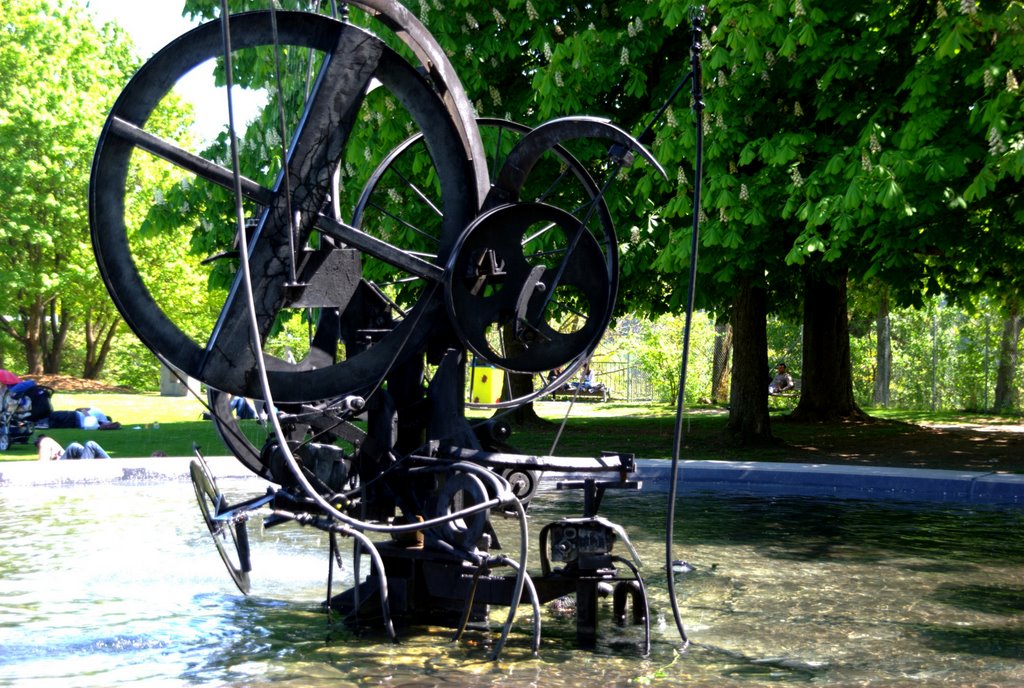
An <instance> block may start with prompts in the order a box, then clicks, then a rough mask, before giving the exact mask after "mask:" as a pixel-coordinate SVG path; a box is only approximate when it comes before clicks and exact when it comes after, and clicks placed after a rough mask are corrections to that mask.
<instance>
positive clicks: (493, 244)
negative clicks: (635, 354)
mask: <svg viewBox="0 0 1024 688" xmlns="http://www.w3.org/2000/svg"><path fill="white" fill-rule="evenodd" d="M602 259H603V254H602V251H601V246H600V245H599V244H598V243H597V241H596V240H595V239H594V237H593V235H592V234H590V233H589V232H587V231H586V229H585V228H584V227H583V225H582V224H581V222H580V220H579V219H578V218H576V217H575V216H573V215H572V214H570V213H568V212H566V211H564V210H561V209H559V208H556V207H555V206H551V205H546V204H543V203H515V204H512V205H504V206H499V207H498V208H495V209H494V210H491V211H489V212H487V213H484V214H483V215H482V216H481V217H480V218H479V219H478V220H477V221H476V222H474V223H473V224H472V225H471V226H470V227H469V228H468V229H467V230H466V232H465V234H464V235H463V237H462V239H461V240H460V242H459V244H458V246H457V247H456V250H455V252H454V254H453V256H452V260H451V262H450V263H449V266H448V275H449V278H448V279H447V280H446V293H445V296H446V300H447V304H448V309H449V313H450V315H451V318H452V321H453V323H454V324H455V326H456V329H457V331H458V333H459V337H460V339H461V340H462V341H463V343H464V344H466V346H468V347H469V348H470V349H471V350H472V351H473V352H474V353H475V354H476V355H478V356H480V357H481V358H483V359H485V360H487V361H489V362H491V363H494V364H496V365H499V366H501V367H502V368H505V369H506V370H512V371H517V372H529V373H542V372H545V371H548V370H552V369H554V368H560V367H562V366H564V365H566V364H567V363H570V362H571V361H573V360H574V359H576V358H578V357H579V356H580V355H581V354H583V353H585V352H587V351H590V350H592V349H593V348H594V347H595V346H596V344H597V342H598V341H599V340H600V337H601V336H602V335H603V334H604V328H605V325H606V324H607V322H608V320H609V318H610V317H611V313H610V312H609V309H610V308H611V305H612V303H613V301H614V299H613V298H612V289H613V285H612V283H611V282H610V280H609V279H608V276H607V274H606V273H605V271H604V269H603V267H604V265H603V260H602ZM510 339H511V340H512V341H514V342H516V343H517V344H518V346H516V347H514V348H513V347H506V346H504V345H503V344H507V342H508V341H509V340H510Z"/></svg>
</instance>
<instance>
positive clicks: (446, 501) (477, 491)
mask: <svg viewBox="0 0 1024 688" xmlns="http://www.w3.org/2000/svg"><path fill="white" fill-rule="evenodd" d="M486 501H487V489H486V488H485V487H484V484H483V481H481V480H480V479H479V478H477V477H476V476H475V475H471V474H469V473H454V474H451V475H447V476H445V478H444V484H443V485H442V486H441V488H440V489H439V490H438V492H437V495H436V496H435V501H434V516H433V518H441V517H444V516H447V515H448V514H451V513H454V512H456V511H461V510H463V509H468V508H472V507H474V506H477V505H478V504H482V503H484V502H486ZM486 525H487V512H486V511H478V512H476V513H475V514H471V515H469V516H465V517H462V518H457V519H453V520H451V521H448V522H447V523H445V524H443V525H441V526H438V527H437V528H436V529H435V530H436V532H437V533H438V536H439V537H440V538H441V539H442V540H444V541H445V542H447V543H448V544H450V545H452V546H453V547H457V548H459V549H461V550H464V551H469V550H472V549H474V548H475V547H476V545H477V543H478V542H480V538H481V537H482V536H483V534H484V528H485V527H486Z"/></svg>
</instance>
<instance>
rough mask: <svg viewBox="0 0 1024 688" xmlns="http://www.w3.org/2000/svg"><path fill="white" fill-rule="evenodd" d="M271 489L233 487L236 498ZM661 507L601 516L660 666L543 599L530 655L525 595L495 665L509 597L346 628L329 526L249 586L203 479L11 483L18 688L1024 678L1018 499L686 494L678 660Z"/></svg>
mask: <svg viewBox="0 0 1024 688" xmlns="http://www.w3.org/2000/svg"><path fill="white" fill-rule="evenodd" d="M264 485H265V484H264V483H262V482H260V481H258V480H256V479H251V480H231V481H222V484H221V487H222V488H223V489H224V491H225V492H226V493H227V494H228V496H229V498H232V499H240V498H242V497H245V496H254V495H257V494H261V493H262V492H263V491H264V490H265V488H264ZM664 499H665V497H664V495H650V496H642V497H641V496H638V495H636V494H633V495H619V494H609V495H608V496H607V497H606V498H605V502H604V504H603V506H602V510H601V513H602V515H604V516H605V517H607V518H609V519H611V520H613V521H616V522H619V523H622V524H623V525H624V526H625V527H626V529H627V531H628V532H629V533H630V536H631V538H632V540H633V543H634V545H636V547H637V549H638V550H639V551H640V554H641V557H642V558H643V560H644V569H643V572H644V574H645V577H646V578H645V582H646V585H647V589H648V594H649V595H650V598H651V615H652V640H653V648H652V652H651V655H650V656H649V657H647V658H643V657H640V656H639V653H638V645H639V643H640V640H641V639H642V632H641V631H640V629H639V628H638V627H627V628H624V629H619V628H616V627H615V626H614V625H613V624H612V623H611V621H610V619H609V616H610V609H605V608H602V616H601V621H600V624H601V625H600V633H601V640H600V642H599V644H598V647H597V649H596V650H594V651H581V650H576V649H575V644H574V637H575V623H574V621H573V619H572V618H571V615H567V614H564V613H556V612H555V611H553V610H551V609H546V610H545V618H544V635H543V643H542V647H541V653H540V656H539V657H533V656H531V654H530V652H529V646H530V638H529V632H530V612H529V607H528V606H523V607H522V608H521V611H520V615H519V617H518V620H517V623H516V626H515V630H514V632H513V635H512V637H511V639H510V641H509V644H508V646H507V647H506V649H505V652H504V653H503V654H502V657H501V660H500V661H499V662H490V661H487V655H488V651H489V649H490V647H491V643H492V642H493V641H494V640H495V639H496V637H497V632H498V631H499V630H500V623H501V621H502V620H503V619H504V611H505V610H503V609H496V610H495V613H494V615H493V618H494V619H495V621H496V623H495V624H494V633H493V634H484V633H480V632H473V633H468V634H467V635H466V636H464V638H463V639H462V640H461V641H459V642H458V643H452V642H451V641H450V638H451V630H450V629H446V628H433V627H426V628H415V629H403V630H402V631H401V635H400V642H399V643H397V644H393V643H390V642H388V641H387V640H386V638H385V637H384V635H383V633H382V631H381V629H376V628H366V629H360V632H359V633H356V632H355V631H352V630H350V629H346V628H345V627H343V626H341V625H340V624H338V623H337V620H336V619H331V618H329V617H328V616H327V615H326V614H325V613H324V612H323V611H321V604H320V603H321V601H322V600H323V599H324V596H325V594H326V577H327V558H326V548H327V537H326V536H325V535H323V534H322V533H319V532H318V531H314V530H309V529H302V528H300V527H298V526H294V525H287V526H283V527H278V528H273V529H270V530H267V531H262V529H261V528H260V526H259V524H258V523H257V522H253V523H251V526H250V536H251V539H252V549H253V555H252V558H253V568H254V570H253V573H252V584H253V592H252V595H250V596H249V597H245V596H243V595H241V594H240V593H238V591H237V590H236V589H235V588H234V586H233V584H232V583H231V581H230V579H229V578H228V576H227V573H226V572H225V571H224V570H223V566H222V564H221V562H220V559H219V558H218V557H217V555H216V553H215V550H214V549H213V546H212V543H211V541H210V538H209V534H208V533H207V532H206V528H205V526H204V525H203V523H202V521H201V519H200V516H199V512H198V508H197V507H196V505H195V498H194V494H193V490H192V486H191V484H190V483H188V482H181V481H169V482H161V483H155V484H143V485H113V484H108V485H89V486H71V487H49V488H42V487H7V488H2V489H0V511H2V513H3V514H5V521H4V523H3V531H2V532H3V537H2V538H0V685H3V686H7V685H10V686H50V685H69V686H121V685H137V684H141V683H144V684H145V685H147V686H187V685H196V684H202V685H232V686H234V685H237V686H261V685H270V684H273V685H275V686H292V685H294V686H355V685H359V686H365V685H385V686H434V685H446V686H450V685H455V686H460V685H474V686H483V685H487V686H544V687H545V688H546V687H548V686H579V685H588V684H590V685H600V686H622V685H634V684H636V685H659V686H662V685H663V686H683V685H687V686H692V685H709V686H711V685H714V686H730V685H736V686H757V685H768V684H772V685H775V684H778V683H780V682H782V683H801V684H802V683H809V684H812V685H813V684H822V685H825V684H829V685H857V684H862V685H864V684H878V685H887V686H899V685H908V686H909V685H915V686H918V685H922V684H928V685H930V684H935V683H938V682H940V681H941V682H943V683H947V684H949V685H1017V684H1022V683H1024V578H1022V564H1024V540H1022V538H1021V532H1022V526H1024V523H1022V520H1024V514H1022V513H1021V512H1020V511H1014V510H1005V511H1001V510H989V511H986V510H976V509H975V510H970V509H967V508H942V509H938V510H937V509H936V508H934V507H933V506H928V507H927V508H926V507H923V506H915V505H901V504H896V505H894V504H892V503H885V504H879V503H868V502H850V501H846V502H841V501H823V500H812V499H804V498H775V499H767V498H749V497H729V498H726V497H722V496H721V495H717V496H686V497H684V498H682V500H681V501H680V504H679V506H678V507H677V509H678V511H677V513H678V517H679V520H678V525H677V533H676V547H675V557H676V558H683V559H685V560H686V561H687V562H689V563H690V564H691V565H692V566H693V567H694V570H693V571H692V572H690V573H686V574H676V575H677V577H676V580H677V586H676V587H677V591H678V593H679V596H680V604H681V607H682V614H683V619H684V622H685V623H686V626H687V632H688V634H689V636H690V639H691V640H692V641H693V644H692V645H691V647H690V648H689V649H687V650H686V651H685V652H684V653H681V654H680V653H679V652H678V649H679V646H680V644H679V641H678V634H677V632H676V629H675V625H674V623H673V621H672V615H671V611H670V607H669V602H668V598H667V593H666V581H665V575H664V573H663V561H664V553H663V547H664V544H663V535H662V532H663V529H664V528H663V516H662V514H663V512H664V508H665V504H664ZM578 500H579V495H578V494H572V493H568V494H566V493H545V494H542V495H540V496H539V497H538V498H537V499H536V500H535V501H534V503H533V505H532V506H531V510H530V516H531V533H532V535H533V536H534V539H536V534H537V532H539V529H540V527H541V525H543V524H544V523H547V522H549V521H550V520H553V519H556V518H560V517H563V516H567V515H578V513H577V512H578V509H579V501H578ZM497 525H498V527H499V534H503V533H505V532H508V533H512V532H514V531H513V530H512V528H513V524H512V522H499V523H498V524H497ZM506 528H507V531H506V530H505V529H506ZM503 541H504V542H506V543H509V542H515V541H516V538H515V537H513V536H508V537H505V538H504V540H503ZM343 545H344V546H345V549H346V550H347V549H348V546H347V543H344V542H343ZM534 546H536V543H534ZM537 565H538V558H537V556H536V554H535V553H534V554H533V555H532V557H531V564H530V566H531V570H536V568H537ZM339 575H340V581H339V580H338V577H339ZM335 578H336V580H335V585H336V588H335V592H337V591H339V588H340V586H341V585H348V584H350V583H351V580H352V571H351V558H348V559H347V560H346V562H345V570H344V571H343V572H342V573H341V574H338V573H336V574H335ZM609 607H610V605H609Z"/></svg>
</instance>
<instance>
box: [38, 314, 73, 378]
mask: <svg viewBox="0 0 1024 688" xmlns="http://www.w3.org/2000/svg"><path fill="white" fill-rule="evenodd" d="M59 311H60V312H59V313H58V308H57V302H56V301H51V302H50V307H49V313H48V314H47V317H46V323H45V325H44V327H45V331H46V335H47V336H46V339H45V346H44V349H43V372H44V373H47V374H48V375H56V374H58V373H60V367H61V361H62V360H63V358H64V343H65V342H66V341H67V339H68V331H69V328H70V325H71V318H70V316H69V315H68V313H67V311H66V310H65V308H64V306H63V305H61V306H60V309H59Z"/></svg>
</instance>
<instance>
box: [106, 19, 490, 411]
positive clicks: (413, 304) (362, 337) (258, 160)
mask: <svg viewBox="0 0 1024 688" xmlns="http://www.w3.org/2000/svg"><path fill="white" fill-rule="evenodd" d="M273 19H274V20H276V21H272V16H271V13H268V12H256V13H250V14H242V15H234V16H231V17H230V18H229V26H230V37H231V44H232V57H233V60H234V64H235V65H237V71H238V73H239V74H243V75H244V74H250V76H249V77H248V78H245V77H239V79H238V82H239V83H240V85H242V86H248V87H251V91H252V92H255V93H267V94H268V95H267V96H266V97H267V99H268V100H267V102H266V106H267V107H265V108H264V109H263V112H264V113H270V114H269V115H267V116H268V117H269V119H268V120H267V121H266V122H254V123H252V124H251V125H250V126H249V129H248V130H247V133H246V136H245V138H244V141H243V143H242V146H241V150H242V153H243V154H246V155H243V159H242V161H241V164H240V168H241V169H240V170H239V173H240V176H241V188H242V194H243V197H244V202H243V210H244V213H245V215H246V217H247V218H248V222H247V223H246V224H247V228H246V230H245V231H246V234H247V236H248V238H249V256H248V262H249V265H250V269H251V272H252V276H253V285H252V286H253V293H254V297H255V310H256V317H255V320H256V322H255V327H256V331H257V332H258V338H259V340H260V342H261V343H262V344H267V343H268V341H269V340H270V338H271V337H272V336H276V335H277V333H279V332H280V331H282V330H285V329H287V326H288V323H289V321H291V322H296V321H299V320H305V321H306V322H308V323H309V329H310V333H311V336H310V337H309V342H310V343H309V344H308V346H309V349H308V350H307V351H299V352H297V353H298V354H299V356H298V358H299V360H298V361H297V362H296V363H291V362H288V361H286V360H285V359H284V358H283V357H282V358H273V357H270V356H266V357H265V360H266V362H267V368H268V376H269V380H270V386H271V390H272V392H273V395H274V398H275V399H276V400H278V401H281V402H291V401H307V400H315V399H327V398H331V397H335V396H340V395H344V394H357V393H360V392H365V391H366V390H369V389H371V388H373V387H374V386H375V385H377V384H379V382H380V380H381V379H382V378H383V376H384V375H385V374H386V373H387V371H388V370H389V369H390V367H391V366H392V365H393V364H394V363H395V362H396V361H398V360H401V358H402V357H403V356H405V355H408V353H409V352H412V351H416V350H418V349H420V348H422V345H423V343H424V342H425V341H426V339H427V337H428V336H429V335H430V333H431V328H432V327H433V326H435V325H436V322H437V321H438V320H440V318H439V317H438V316H440V315H441V314H442V313H443V306H442V298H441V297H442V292H443V289H442V288H441V286H440V281H441V279H442V277H443V266H444V265H445V264H446V262H447V258H448V256H447V252H448V251H450V250H451V247H452V246H453V245H454V244H455V241H456V239H457V238H458V236H459V234H460V233H461V232H462V230H463V229H464V228H465V227H466V226H467V225H468V224H469V222H470V221H471V220H472V218H473V217H474V216H475V213H476V210H477V207H476V205H477V197H476V194H475V193H466V189H469V188H475V187H474V186H473V176H474V170H473V169H472V166H471V165H470V164H468V163H467V160H469V159H471V155H470V154H468V153H467V151H466V149H465V145H464V136H460V134H459V132H458V131H457V128H456V126H455V124H454V123H453V121H452V115H451V112H450V110H449V109H447V108H446V106H445V103H444V102H443V100H442V98H441V97H440V96H439V95H438V93H437V92H436V91H435V89H434V88H433V87H432V86H431V84H430V83H429V82H428V81H426V80H425V79H424V78H423V77H422V76H421V75H420V74H419V73H417V71H416V70H415V69H414V68H413V67H412V66H411V65H409V64H408V63H407V62H405V61H404V60H403V59H402V58H401V57H399V56H398V55H397V54H396V53H395V52H393V51H392V50H390V49H389V48H387V47H386V46H385V45H384V44H383V43H382V42H381V41H380V40H379V39H377V38H375V37H374V36H372V35H370V34H368V33H366V32H365V31H362V30H360V29H358V28H356V27H353V26H351V25H348V24H344V23H341V22H337V21H334V20H332V19H329V18H327V17H324V16H320V15H315V14H310V13H291V12H276V13H274V16H273ZM275 24H276V26H275ZM222 52H223V43H222V26H221V22H220V21H216V22H211V23H209V24H206V25H203V26H200V27H199V28H197V29H195V30H193V31H191V32H189V33H187V34H185V35H183V36H182V37H180V38H179V39H177V40H176V41H174V42H173V43H171V44H170V45H168V46H167V47H166V48H164V49H163V50H162V51H160V52H159V53H157V54H156V55H155V56H154V57H153V58H152V59H151V60H150V61H149V62H147V63H146V64H145V65H144V66H143V67H142V69H140V70H139V72H138V73H137V74H136V76H135V77H134V78H133V79H132V80H131V82H130V83H129V84H128V86H127V87H126V88H125V90H124V92H123V93H122V94H121V96H120V97H119V99H118V101H117V103H116V104H115V106H114V108H113V110H112V112H111V114H110V116H109V117H108V120H107V122H106V124H105V126H104V129H103V132H102V134H101V137H100V141H99V144H98V147H97V151H96V155H95V158H94V163H93V174H92V179H91V185H90V221H91V226H92V239H93V246H94V249H95V253H96V256H97V262H98V264H99V267H100V271H101V274H102V276H103V279H104V281H105V282H106V284H107V287H108V289H109V291H110V293H111V295H112V297H113V299H114V302H115V303H116V304H117V306H118V308H119V310H120V311H121V314H122V315H123V316H124V318H125V321H126V322H128V324H129V325H130V326H131V327H132V329H133V330H134V331H135V333H136V334H137V335H138V336H139V337H140V339H142V341H143V342H145V343H146V344H147V345H148V346H149V347H150V348H151V349H153V350H154V351H156V352H157V353H159V354H160V355H161V356H163V357H164V358H166V359H167V360H168V361H169V362H170V363H171V364H173V365H174V366H176V367H178V368H179V369H181V370H182V371H184V372H185V373H187V374H188V375H191V376H193V377H196V378H198V379H200V380H203V381H204V382H206V383H207V384H208V385H209V386H211V387H214V388H216V389H218V390H223V391H224V392H227V393H230V394H235V395H242V396H248V397H259V398H262V397H263V393H262V390H261V389H260V386H259V381H258V379H257V377H256V376H255V375H254V374H253V370H254V368H255V361H256V356H257V355H258V353H257V347H255V346H254V345H253V343H252V337H251V332H252V327H251V326H250V319H249V317H248V309H247V299H246V298H245V285H244V283H243V280H242V277H241V273H240V271H239V270H238V269H237V267H238V264H239V255H238V249H237V247H238V245H239V243H240V242H239V237H237V236H236V234H237V232H236V227H237V224H238V223H237V221H236V219H235V212H234V195H233V193H232V188H233V186H234V177H233V172H232V170H231V169H230V165H229V164H228V163H226V162H225V161H226V160H228V157H227V148H226V144H225V142H226V138H225V137H222V138H221V139H220V140H219V141H215V142H214V143H212V144H210V145H206V146H205V147H204V146H201V145H200V146H197V145H191V144H190V140H189V138H188V134H187V132H183V131H181V129H180V127H177V126H176V125H175V123H176V122H178V121H180V119H181V112H180V110H177V109H176V108H178V107H179V105H178V103H179V101H178V100H176V98H177V95H176V94H177V92H176V91H175V90H174V89H175V86H176V85H177V84H179V82H184V81H186V80H187V79H192V78H194V76H193V75H190V73H191V72H193V70H195V71H196V72H201V71H202V69H206V68H207V67H209V66H210V65H213V64H215V63H217V64H219V62H218V61H219V60H220V59H221V57H222ZM275 60H276V61H279V62H280V64H281V71H282V74H283V77H282V79H281V83H282V84H284V85H285V87H284V88H283V89H282V90H281V91H277V89H273V88H272V89H269V90H268V91H260V90H259V89H261V88H262V87H263V86H264V85H265V82H266V80H265V79H264V80H260V79H256V78H254V77H252V76H251V74H253V73H257V74H259V73H263V74H265V73H266V70H267V67H266V65H268V64H274V62H275ZM197 68H198V69H197ZM217 68H219V67H217ZM246 68H250V71H248V72H247V71H246ZM310 77H311V78H310ZM222 92H223V90H222ZM225 99H226V95H225ZM279 100H280V102H281V104H282V106H283V108H282V109H283V110H284V112H285V114H286V119H287V122H286V124H285V126H284V129H285V131H284V133H283V134H282V133H279V132H280V130H281V127H279V125H278V123H277V117H276V115H277V112H278V111H279V108H277V104H278V101H279ZM410 132H421V134H422V139H423V141H424V147H425V148H424V149H425V151H426V152H427V155H426V157H425V158H423V159H422V160H421V162H420V163H419V165H418V167H417V169H416V171H415V172H416V174H418V175H420V176H419V177H418V181H417V183H418V184H419V185H420V186H421V187H422V188H425V189H430V190H431V193H434V194H435V195H436V197H437V199H438V200H437V208H438V211H439V213H438V215H437V217H436V220H435V222H434V224H433V226H432V228H431V230H430V231H431V233H432V235H433V236H434V238H435V240H436V241H435V245H434V246H432V247H431V248H430V249H429V250H421V248H420V245H419V244H418V243H417V242H418V241H419V239H416V238H413V237H414V236H418V235H410V234H408V233H405V232H401V231H392V227H390V226H380V227H377V226H371V225H368V224H366V223H364V224H363V225H362V226H361V227H359V228H356V227H353V226H352V225H346V224H344V223H343V222H341V221H339V220H338V219H337V218H338V217H343V216H348V213H346V212H344V211H342V212H341V213H340V214H336V213H334V212H332V211H331V210H330V208H331V206H332V205H339V202H340V204H344V202H345V200H346V198H347V197H348V191H347V190H348V189H355V190H359V189H361V188H363V186H365V177H366V174H367V173H364V172H363V170H373V169H374V168H375V166H376V164H377V162H376V161H375V158H379V157H382V156H383V155H384V153H379V154H378V151H384V152H386V151H390V150H392V149H393V148H394V147H395V146H396V145H397V144H398V142H400V141H401V140H402V139H404V138H405V137H407V136H408V135H409V133H410ZM281 140H287V141H290V142H291V143H289V144H288V146H287V150H285V151H282V149H281V145H280V141H281ZM282 160H284V161H285V163H282ZM282 168H284V170H286V172H285V171H282ZM336 173H337V175H338V176H340V189H341V191H340V193H334V192H333V182H332V179H333V178H334V177H335V174H336ZM353 200H354V199H353ZM211 210H213V212H211ZM216 214H219V216H220V217H221V218H223V221H222V223H220V224H219V225H218V224H216V223H211V222H210V221H208V220H203V219H200V218H201V217H202V218H208V217H210V216H211V215H216ZM250 233H251V234H250ZM409 242H411V244H410V243H409ZM364 263H366V264H368V265H369V264H376V265H379V266H383V267H380V270H381V271H385V272H386V271H387V270H392V271H395V270H398V271H402V272H403V273H405V274H409V275H413V276H415V277H416V278H417V279H418V280H419V282H418V284H417V285H416V287H415V288H413V289H401V290H396V289H391V290H380V292H379V293H378V291H377V290H374V289H372V288H371V287H369V286H368V285H367V283H366V282H364V281H362V273H363V264H364ZM188 281H191V282H193V283H195V284H196V285H198V286H199V288H200V289H201V288H205V285H206V284H212V285H214V286H218V285H219V286H220V287H221V291H220V295H221V296H222V297H223V303H222V305H220V306H219V307H218V306H216V305H215V306H214V307H213V308H212V309H210V308H207V309H204V308H203V307H201V304H195V303H192V302H191V301H190V299H188V298H187V297H185V298H183V295H182V291H183V290H182V289H181V287H182V285H183V284H184V283H185V282H188ZM200 301H201V300H200ZM368 303H371V304H389V306H388V308H389V310H390V312H388V313H383V312H382V307H381V306H380V305H375V306H374V307H372V308H371V307H368V306H367V304H368ZM371 343H372V346H369V344H371ZM260 348H262V347H260Z"/></svg>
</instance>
